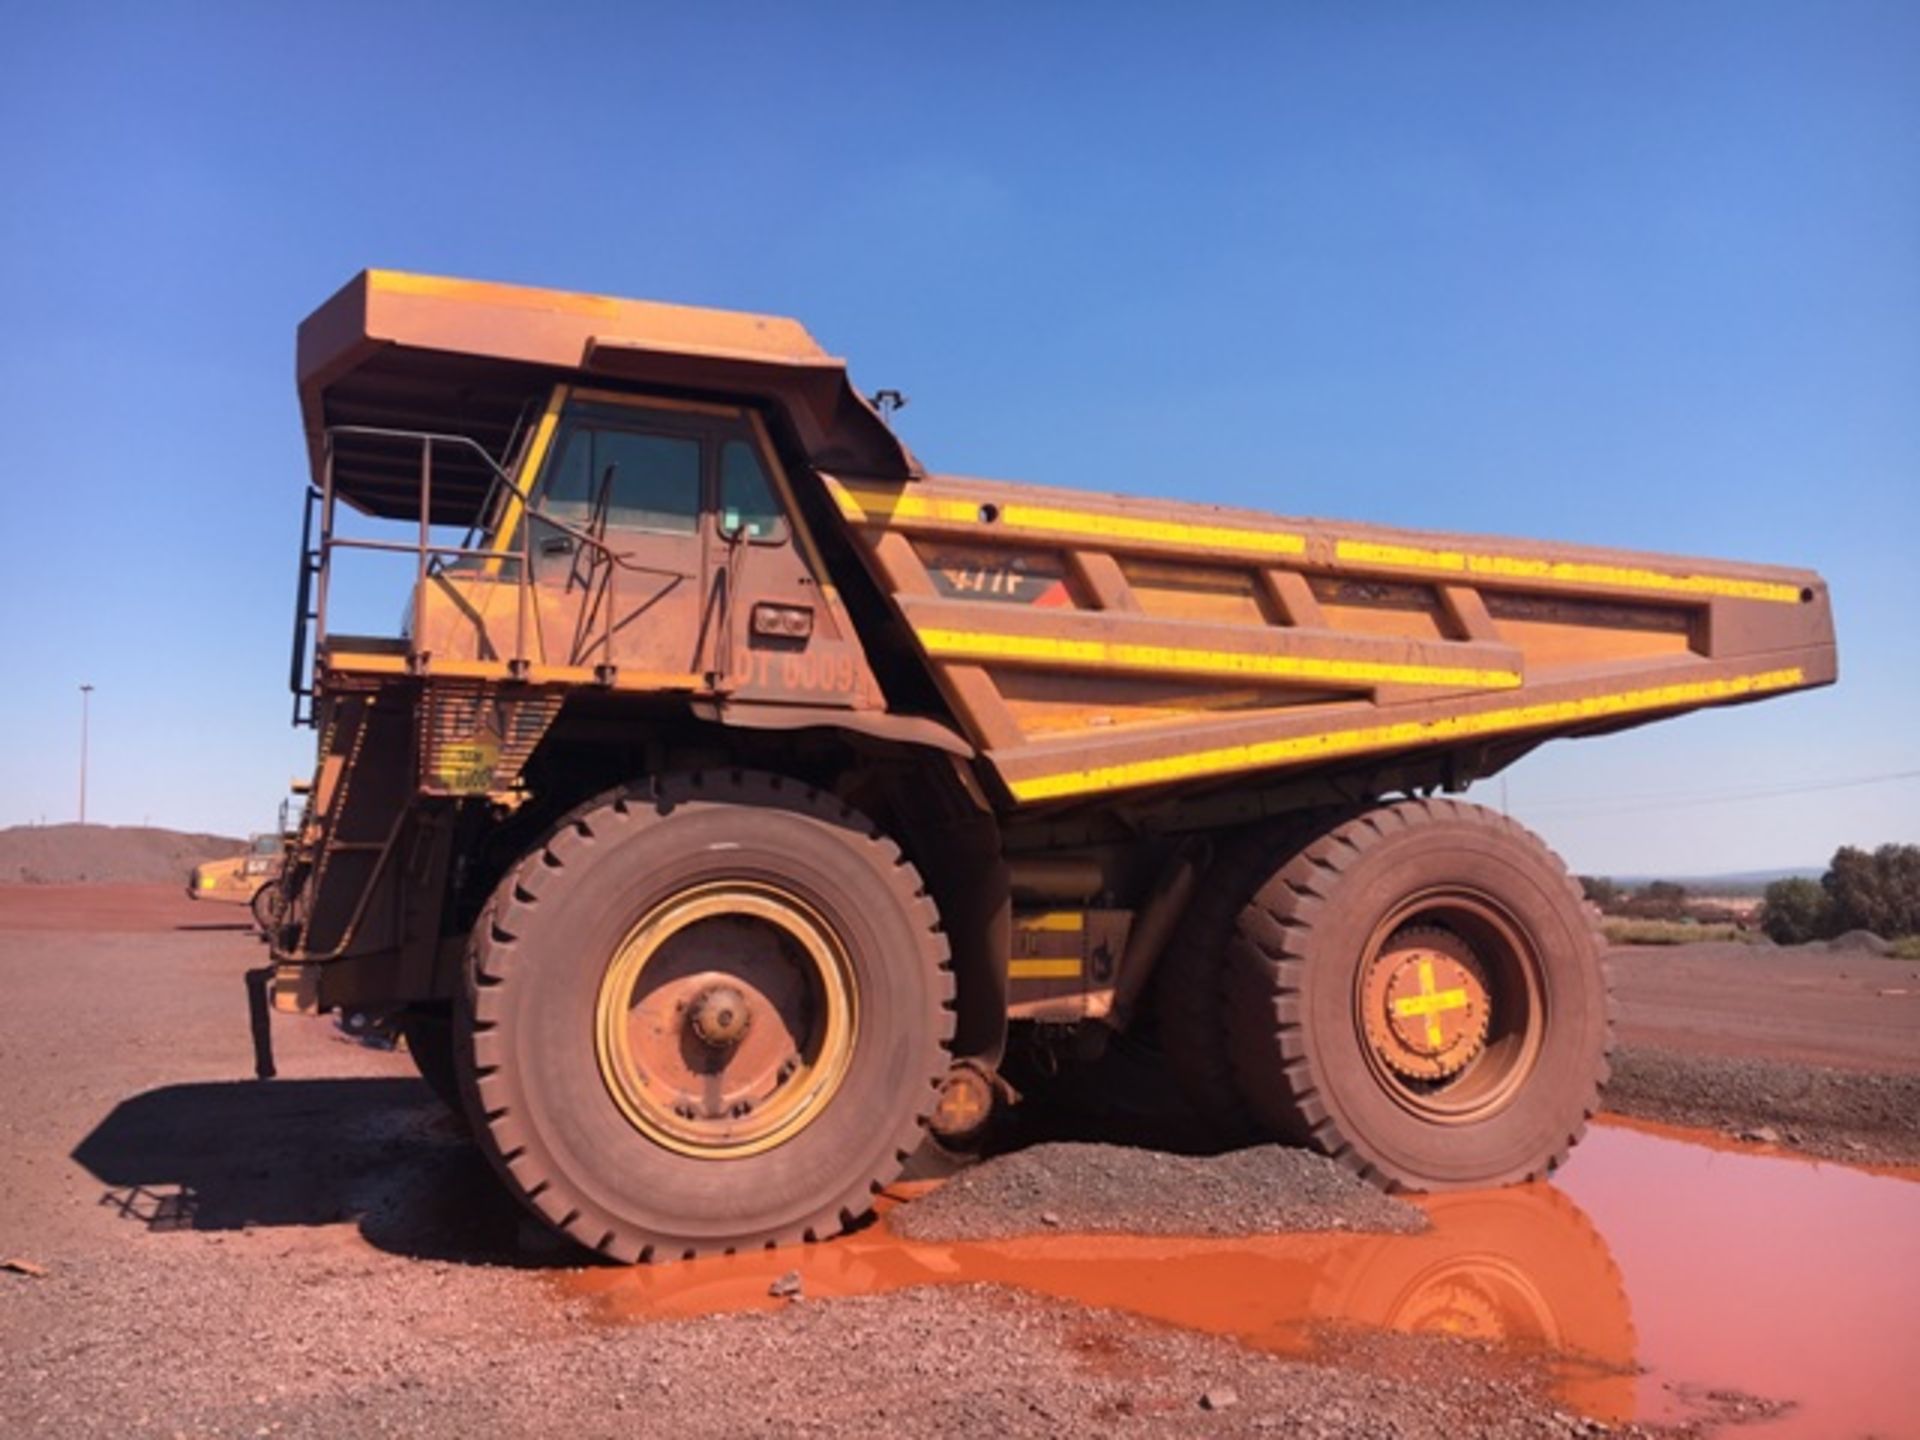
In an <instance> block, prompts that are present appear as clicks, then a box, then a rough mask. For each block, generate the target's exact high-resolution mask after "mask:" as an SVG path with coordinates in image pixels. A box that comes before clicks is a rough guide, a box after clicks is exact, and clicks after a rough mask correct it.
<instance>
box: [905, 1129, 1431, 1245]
mask: <svg viewBox="0 0 1920 1440" xmlns="http://www.w3.org/2000/svg"><path fill="white" fill-rule="evenodd" d="M892 1223H893V1226H894V1229H895V1230H897V1231H899V1232H900V1233H901V1234H903V1235H905V1236H907V1237H908V1238H909V1239H913V1240H933V1241H952V1240H1003V1239H1007V1238H1009V1237H1011V1236H1015V1235H1030V1234H1033V1233H1036V1232H1039V1231H1044V1230H1054V1229H1057V1230H1062V1231H1069V1232H1074V1233H1082V1234H1085V1233H1115V1232H1121V1233H1126V1234H1133V1235H1266V1234H1273V1233H1276V1232H1281V1231H1291V1230H1354V1231H1375V1232H1380V1233H1385V1234H1406V1233H1410V1232H1413V1231H1418V1230H1424V1229H1425V1228H1426V1225H1427V1220H1426V1217H1425V1216H1424V1215H1422V1214H1421V1213H1420V1212H1419V1211H1418V1210H1416V1209H1414V1208H1413V1207H1412V1206H1411V1205H1407V1204H1405V1203H1403V1202H1401V1201H1399V1200H1395V1199H1392V1198H1390V1197H1388V1196H1386V1195H1383V1194H1381V1193H1380V1192H1379V1191H1377V1190H1375V1189H1374V1188H1373V1187H1372V1186H1370V1185H1368V1184H1366V1183H1365V1182H1364V1181H1362V1180H1359V1179H1357V1178H1356V1177H1354V1176H1353V1175H1350V1174H1348V1173H1347V1172H1346V1171H1345V1170H1342V1169H1341V1168H1340V1167H1339V1166H1338V1165H1336V1164H1334V1163H1333V1162H1332V1161H1331V1160H1328V1159H1326V1158H1325V1157H1324V1156H1320V1155H1315V1154H1311V1153H1309V1152H1308V1151H1305V1150H1295V1149H1291V1148H1289V1147H1286V1146H1281V1145H1261V1146H1255V1147H1252V1148H1249V1149H1246V1150H1235V1151H1231V1152H1229V1153H1227V1154H1225V1155H1209V1156H1191V1155H1169V1154H1166V1153H1164V1152H1162V1151H1157V1150H1137V1149H1132V1148H1130V1147H1127V1146H1123V1145H1090V1144H1076V1143H1062V1144H1052V1145H1036V1146H1033V1147H1032V1148H1031V1149H1027V1150H1021V1151H1017V1152H1015V1153H1014V1154H1011V1155H1002V1156H1000V1157H998V1158H997V1159H993V1160H988V1161H985V1162H984V1163H982V1164H980V1165H976V1166H974V1167H973V1168H972V1169H971V1170H966V1171H963V1172H961V1173H960V1174H958V1175H956V1176H954V1177H953V1178H952V1179H951V1180H949V1181H947V1183H946V1184H945V1185H943V1186H941V1187H940V1188H939V1189H938V1190H936V1191H934V1192H933V1193H932V1194H931V1195H928V1196H926V1197H925V1198H924V1199H921V1200H918V1201H916V1202H914V1203H913V1204H911V1205H908V1206H905V1207H903V1208H902V1209H901V1210H899V1211H898V1212H896V1213H895V1215H894V1216H893V1222H892Z"/></svg>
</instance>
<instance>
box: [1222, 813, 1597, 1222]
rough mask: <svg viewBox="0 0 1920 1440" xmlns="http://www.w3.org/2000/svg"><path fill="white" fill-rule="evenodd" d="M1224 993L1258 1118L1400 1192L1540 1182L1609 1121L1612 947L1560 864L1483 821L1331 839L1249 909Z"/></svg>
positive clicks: (1398, 822)
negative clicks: (1603, 1094)
mask: <svg viewBox="0 0 1920 1440" xmlns="http://www.w3.org/2000/svg"><path fill="white" fill-rule="evenodd" d="M1226 984H1227V998H1228V1006H1227V1010H1228V1025H1227V1044H1228V1049H1229V1053H1230V1056H1231V1059H1232V1062H1233V1069H1234V1075H1235V1078H1236V1081H1237V1083H1238V1086H1239V1089H1240V1093H1241V1097H1242V1099H1243V1100H1244V1102H1245V1103H1246V1105H1247V1107H1248V1109H1249V1110H1250V1111H1251V1112H1252V1113H1253V1115H1254V1116H1255V1117H1256V1119H1257V1120H1259V1121H1260V1122H1261V1124H1262V1125H1263V1126H1264V1127H1265V1128H1267V1129H1268V1130H1270V1131H1273V1132H1275V1133H1277V1134H1279V1135H1281V1136H1283V1137H1286V1138H1291V1139H1294V1140H1297V1141H1301V1142H1304V1143H1307V1144H1311V1145H1312V1146H1313V1147H1314V1148H1316V1149H1319V1150H1321V1151H1323V1152H1324V1153H1326V1154H1329V1155H1332V1156H1334V1157H1335V1158H1336V1159H1338V1160H1340V1161H1341V1162H1343V1163H1344V1164H1346V1165H1347V1166H1348V1167H1349V1168H1351V1169H1353V1170H1356V1171H1358V1172H1359V1173H1360V1174H1362V1175H1364V1176H1366V1177H1367V1178H1369V1179H1371V1180H1373V1181H1374V1182H1375V1183H1377V1184H1380V1185H1382V1186H1384V1187H1385V1188H1388V1189H1394V1190H1449V1189H1460V1188H1467V1187H1479V1186H1494V1185H1503V1184H1507V1183H1509V1182H1512V1181H1518V1180H1528V1179H1538V1178H1540V1177H1542V1176H1544V1175H1546V1174H1547V1173H1548V1172H1549V1171H1551V1170H1552V1169H1553V1167H1554V1166H1556V1165H1558V1164H1559V1163H1560V1161H1561V1160H1563V1159H1564V1158H1565V1157H1566V1154H1567V1152H1568V1150H1569V1149H1570V1148H1571V1147H1572V1146H1573V1144H1574V1143H1575V1142H1576V1141H1577V1140H1578V1139H1579V1137H1580V1135H1581V1134H1582V1133H1583V1132H1584V1131H1585V1129H1586V1124H1587V1121H1588V1119H1589V1118H1590V1117H1591V1116H1592V1114H1593V1113H1594V1111H1595V1110H1596V1109H1597V1108H1598V1106H1599V1096H1600V1086H1601V1084H1602V1083H1603V1082H1604V1081H1605V1079H1606V1077H1607V1056H1608V1052H1609V1050H1610V1049H1611V1045H1612V1029H1611V1026H1610V1024H1609V1022H1608V999H1607V992H1606V979H1605V973H1604V970H1603V968H1602V966H1601V961H1600V943H1599V936H1598V933H1597V932H1596V930H1595V928H1594V926H1593V922H1592V920H1591V918H1590V917H1589V915H1588V913H1587V910H1586V907H1585V904H1584V902H1583V901H1582V899H1581V896H1580V891H1579V888H1578V887H1577V885H1576V884H1575V883H1574V881H1573V879H1572V878H1571V877H1570V876H1569V875H1568V874H1567V871H1566V868H1565V867H1564V866H1563V865H1562V864H1561V863H1560V860H1559V858H1558V857H1557V856H1556V855H1554V854H1553V852H1552V851H1551V850H1549V849H1548V848H1547V847H1546V846H1545V845H1544V844H1542V843H1541V842H1540V840H1539V839H1538V838H1537V837H1535V836H1534V835H1532V834H1531V833H1530V832H1528V831H1527V830H1525V829H1523V828H1522V827H1520V826H1519V825H1516V824H1514V823H1513V822H1512V821H1511V820H1508V819H1506V818H1505V817H1504V816H1501V815H1497V814H1494V813H1493V812H1492V811H1489V810H1485V809H1482V808H1481V807H1479V806H1475V805H1467V804H1462V803H1460V802H1458V801H1452V800H1410V801H1404V802H1401V803H1398V804H1392V805H1383V806H1379V807H1376V808H1374V809H1371V810H1368V811H1365V812H1363V813H1361V814H1359V815H1355V816H1352V817H1351V818H1349V819H1347V820H1345V821H1343V822H1342V823H1340V824H1339V825H1336V826H1335V827H1333V828H1332V829H1330V830H1328V831H1327V832H1326V833H1324V834H1322V835H1321V836H1319V838H1317V839H1315V840H1313V841H1312V842H1311V843H1309V844H1308V845H1307V846H1306V847H1305V848H1304V849H1302V850H1300V851H1299V853H1297V854H1296V855H1294V856H1293V857H1292V858H1291V859H1290V860H1288V861H1287V862H1286V863H1285V864H1284V865H1282V866H1280V867H1279V868H1278V870H1277V871H1275V872H1274V873H1273V875H1272V876H1271V877H1270V878H1269V879H1268V880H1267V881H1266V883H1265V884H1264V885H1262V886H1261V887H1260V888H1259V889H1258V890H1257V891H1256V892H1255V893H1254V895H1253V897H1252V899H1251V900H1249V901H1248V902H1247V903H1246V905H1245V906H1244V907H1243V908H1242V909H1241V911H1240V915H1239V920H1238V922H1237V924H1236V926H1235V933H1234V935H1233V937H1232V939H1231V940H1230V942H1229V944H1228V947H1227V956H1226Z"/></svg>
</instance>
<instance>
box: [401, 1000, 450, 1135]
mask: <svg viewBox="0 0 1920 1440" xmlns="http://www.w3.org/2000/svg"><path fill="white" fill-rule="evenodd" d="M398 1028H399V1031H400V1038H401V1039H403V1040H405V1041H406V1042H407V1056H408V1058H409V1059H411V1060H412V1061H413V1068H414V1069H416V1070H418V1071H419V1072H420V1078H421V1079H422V1080H424V1081H426V1082H427V1088H428V1089H429V1090H431V1091H432V1092H433V1094H434V1098H435V1099H436V1100H438V1101H439V1102H440V1103H441V1104H443V1105H445V1106H446V1107H447V1109H448V1110H450V1111H452V1112H453V1114H454V1115H455V1117H456V1118H458V1119H460V1120H461V1121H462V1122H464V1121H465V1119H466V1100H465V1098H464V1097H463V1096H462V1094H461V1091H460V1072H459V1067H458V1066H457V1065H456V1064H455V1063H454V1058H453V1017H452V1016H451V1015H450V1014H448V1013H447V1011H446V1009H445V1007H441V1008H439V1009H437V1010H433V1011H423V1010H408V1011H405V1012H403V1013H402V1014H401V1016H400V1019H399V1022H398Z"/></svg>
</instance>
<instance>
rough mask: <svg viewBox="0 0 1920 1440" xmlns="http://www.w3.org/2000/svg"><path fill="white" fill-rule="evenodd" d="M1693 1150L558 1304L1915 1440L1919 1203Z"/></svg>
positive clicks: (1607, 1140)
mask: <svg viewBox="0 0 1920 1440" xmlns="http://www.w3.org/2000/svg"><path fill="white" fill-rule="evenodd" d="M1681 1137H1687V1138H1685V1139H1683V1138H1681ZM1692 1138H1693V1137H1692V1136H1691V1132H1684V1131H1670V1132H1664V1133H1658V1134H1656V1133H1650V1132H1649V1130H1648V1129H1647V1128H1646V1127H1643V1126H1640V1125H1637V1124H1636V1125H1634V1126H1632V1127H1627V1126H1620V1125H1612V1124H1605V1125H1601V1126H1597V1127H1595V1129H1594V1130H1593V1131H1592V1133H1590V1134H1589V1135H1588V1137H1587V1139H1586V1140H1585V1142H1584V1143H1583V1144H1582V1145H1581V1146H1580V1148H1579V1149H1578V1150H1577V1151H1576V1152H1575V1154H1574V1158H1573V1160H1572V1161H1571V1162H1570V1163H1569V1164H1568V1165H1567V1167H1566V1168H1565V1169H1564V1170H1563V1171H1562V1172H1561V1173H1560V1175H1558V1176H1556V1177H1555V1180H1554V1182H1553V1183H1552V1184H1551V1185H1532V1186H1521V1187H1516V1188H1513V1189H1508V1190H1502V1191H1493V1192H1481V1193H1475V1194H1465V1195H1446V1196H1436V1197H1432V1198H1429V1199H1425V1200H1423V1201H1421V1202H1420V1204H1421V1207H1422V1208H1423V1209H1425V1210H1426V1211H1427V1212H1428V1214H1429V1215H1430V1217H1431V1218H1432V1220H1433V1228H1432V1230H1431V1231H1429V1232H1428V1233H1426V1234H1424V1235H1414V1236H1377V1235H1351V1234H1345V1233H1321V1234H1307V1235H1274V1236H1262V1237H1256V1238H1252V1239H1235V1240H1219V1239H1171V1238H1164V1237H1148V1236H1131V1235H1058V1234H1052V1233H1047V1234H1042V1235H1036V1236H1031V1237H1026V1238H1022V1239H1017V1240H1005V1241H976V1242H966V1243H959V1244H929V1243H920V1242H911V1241H907V1240H903V1239H901V1238H900V1237H898V1236H897V1235H895V1234H893V1233H892V1231H891V1230H890V1229H889V1228H888V1226H887V1224H886V1222H885V1220H884V1218H883V1219H882V1221H881V1222H880V1223H879V1224H876V1225H873V1226H871V1227H869V1228H868V1229H866V1230H864V1231H862V1232H860V1233H858V1234H855V1235H850V1236H847V1237H844V1238H843V1239H840V1240H836V1241H832V1242H830V1243H827V1244H824V1245H816V1246H807V1247H802V1248H794V1249H788V1250H780V1251H773V1252H762V1253H757V1254H750V1255H739V1256H729V1257H725V1258H721V1259H714V1260H701V1261H693V1262H689V1263H683V1264H676V1265H667V1266H659V1267H651V1268H648V1267H642V1268H639V1269H633V1270H614V1269H597V1270H588V1271H583V1272H577V1273H573V1274H569V1275H567V1276H565V1277H563V1280H562V1283H563V1285H564V1286H565V1288H566V1290H567V1291H568V1293H569V1294H570V1295H572V1296H575V1297H579V1298H584V1299H585V1300H587V1302H588V1303H589V1305H590V1307H591V1310H592V1313H594V1314H595V1315H596V1316H597V1317H599V1318H601V1319H604V1320H607V1321H609V1322H643V1321H648V1320H655V1319H668V1318H681V1317H688V1316H696V1315H706V1314H714V1313H719V1312H728V1311H740V1310H770V1309H776V1308H778V1307H779V1306H781V1305H783V1304H785V1303H787V1302H785V1301H782V1300H777V1299H774V1298H773V1297H771V1296H770V1295H768V1293H767V1287H768V1286H769V1285H770V1284H771V1283H772V1282H773V1281H774V1279H775V1278H777V1277H778V1276H780V1275H783V1274H785V1273H786V1272H787V1271H789V1270H797V1271H798V1272H799V1274H800V1277H801V1280H802V1283H803V1285H804V1287H805V1294H806V1296H807V1298H808V1299H821V1298H828V1297H834V1296H843V1295H870V1294H878V1293H883V1292H886V1291H889V1290H898V1289H902V1288H905V1287H908V1286H915V1285H942V1284H964V1283H988V1284H997V1285H1005V1286H1010V1287H1013V1288H1016V1289H1020V1290H1025V1291H1028V1292H1030V1293H1034V1294H1040V1295H1046V1296H1051V1297H1054V1298H1057V1299H1061V1300H1066V1301H1071V1302H1074V1303H1078V1304H1084V1305H1095V1306H1102V1307H1106V1308H1110V1309H1114V1310H1121V1311H1125V1312H1127V1313H1130V1314H1133V1315H1137V1316H1141V1317H1143V1318H1145V1319H1148V1320H1153V1321H1157V1322H1159V1323H1162V1324H1167V1325H1175V1326H1179V1327H1181V1328H1184V1329H1189V1330H1196V1331H1203V1332H1206V1333H1210V1334H1216V1335H1223V1336H1229V1337H1232V1338H1234V1339H1236V1340H1238V1341H1240V1342H1241V1343H1242V1344H1245V1345H1248V1346H1251V1347H1253V1348H1255V1349H1259V1350H1265V1351H1271V1352H1274V1353H1278V1354H1283V1355H1289V1356H1296V1357H1307V1356H1311V1355H1312V1354H1313V1353H1314V1351H1315V1349H1316V1346H1317V1344H1318V1343H1319V1338H1320V1336H1321V1335H1322V1334H1323V1333H1324V1332H1325V1329H1326V1327H1328V1326H1330V1325H1359V1326H1366V1327H1373V1328H1378V1329H1384V1330H1395V1331H1403V1332H1410V1333H1415V1334H1425V1335H1455V1336H1466V1337H1471V1338H1475V1339H1484V1340H1492V1341H1497V1342H1501V1343H1503V1344H1505V1345H1507V1346H1510V1347H1512V1348H1513V1349H1515V1350H1516V1351H1519V1352H1522V1353H1526V1354H1531V1355H1534V1356H1537V1357H1539V1358H1541V1359H1542V1360H1543V1361H1544V1363H1545V1364H1546V1366H1547V1370H1548V1373H1549V1374H1550V1375H1551V1377H1552V1379H1553V1384H1554V1389H1555V1391H1556V1393H1557V1395H1558V1396H1559V1398H1560V1399H1561V1400H1562V1401H1563V1402H1565V1403H1567V1404H1570V1405H1573V1406H1575V1407H1577V1408H1579V1409H1581V1410H1583V1411H1585V1412H1586V1413H1588V1414H1590V1415H1594V1416H1596V1417H1598V1418H1601V1419H1605V1420H1613V1421H1619V1420H1626V1419H1634V1418H1638V1419H1649V1420H1682V1419H1687V1418H1701V1417H1705V1416H1707V1415H1710V1414H1712V1413H1714V1412H1715V1410H1716V1408H1717V1407H1716V1404H1715V1402H1714V1401H1713V1400H1712V1399H1711V1392H1714V1391H1731V1390H1737V1391H1744V1392H1746V1393H1748V1394H1752V1395H1757V1396H1762V1397H1765V1398H1768V1399H1772V1400H1786V1401H1791V1402H1793V1405H1794V1408H1793V1410H1792V1411H1791V1412H1790V1413H1788V1414H1787V1415H1785V1416H1783V1417H1781V1418H1779V1419H1776V1420H1773V1421H1769V1422H1766V1423H1765V1424H1761V1425H1753V1426H1747V1427H1743V1428H1742V1432H1741V1433H1742V1434H1751V1435H1753V1436H1755V1437H1767V1440H1775V1437H1777V1440H1787V1437H1794V1436H1828V1435H1836V1434H1861V1433H1870V1434H1876V1435H1881V1436H1897V1435H1915V1436H1920V1366H1916V1365H1915V1364H1914V1363H1913V1361H1912V1358H1911V1357H1912V1354H1913V1353H1914V1352H1913V1337H1914V1335H1915V1334H1916V1333H1920V1185H1914V1184H1912V1183H1910V1182H1908V1181H1906V1180H1902V1179H1898V1178H1893V1177H1888V1176H1879V1175H1872V1174H1866V1173H1863V1172H1861V1171H1858V1170H1854V1169H1850V1168H1847V1167H1843V1166H1834V1165H1823V1164H1814V1163H1810V1162H1807V1161H1803V1160H1798V1159H1785V1158H1778V1157H1773V1156H1764V1155H1755V1154H1750V1153H1726V1152H1724V1151H1721V1150H1717V1149H1712V1148H1708V1147H1707V1146H1704V1145H1700V1144H1695V1143H1690V1141H1691V1139H1692ZM912 1193H913V1192H911V1191H907V1190H903V1191H902V1192H901V1193H899V1194H898V1195H897V1196H896V1197H895V1199H894V1202H893V1203H895V1204H899V1203H911V1199H910V1196H911V1194H912Z"/></svg>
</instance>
